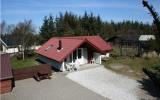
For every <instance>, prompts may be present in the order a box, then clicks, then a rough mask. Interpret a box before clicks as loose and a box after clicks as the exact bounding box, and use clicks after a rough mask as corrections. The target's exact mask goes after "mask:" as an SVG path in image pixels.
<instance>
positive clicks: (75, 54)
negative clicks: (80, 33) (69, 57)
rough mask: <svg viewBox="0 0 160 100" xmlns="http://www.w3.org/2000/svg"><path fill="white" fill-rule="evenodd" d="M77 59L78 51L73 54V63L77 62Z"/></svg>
mask: <svg viewBox="0 0 160 100" xmlns="http://www.w3.org/2000/svg"><path fill="white" fill-rule="evenodd" d="M76 58H77V53H76V51H74V52H73V62H75V60H76Z"/></svg>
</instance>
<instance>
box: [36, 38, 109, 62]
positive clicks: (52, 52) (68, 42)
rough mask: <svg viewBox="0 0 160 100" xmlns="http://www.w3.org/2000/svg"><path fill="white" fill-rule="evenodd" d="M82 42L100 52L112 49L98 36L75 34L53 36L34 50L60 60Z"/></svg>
mask: <svg viewBox="0 0 160 100" xmlns="http://www.w3.org/2000/svg"><path fill="white" fill-rule="evenodd" d="M59 40H61V42H62V48H63V49H62V50H60V52H58V51H57V47H58V44H59ZM83 43H88V44H90V45H91V46H92V47H95V48H96V49H97V50H98V51H100V52H101V53H105V52H106V51H109V50H111V49H112V47H111V46H110V45H109V44H108V43H106V42H105V41H104V40H103V39H102V38H101V37H99V36H77V37H53V38H51V39H49V40H48V41H47V42H46V43H45V44H43V45H42V47H40V48H39V49H38V50H37V51H36V52H37V53H38V54H40V55H43V56H45V57H47V58H50V59H54V60H56V61H58V62H62V61H63V60H64V59H65V58H66V57H67V56H68V55H69V54H70V53H72V52H73V51H74V50H75V49H76V48H78V47H79V46H80V45H82V44H83Z"/></svg>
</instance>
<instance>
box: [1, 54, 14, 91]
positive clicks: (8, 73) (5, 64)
mask: <svg viewBox="0 0 160 100" xmlns="http://www.w3.org/2000/svg"><path fill="white" fill-rule="evenodd" d="M0 55H1V62H0V63H1V66H0V68H1V71H0V93H1V94H2V93H7V92H10V91H11V90H12V88H13V84H14V81H13V74H12V69H11V63H10V56H9V54H6V53H2V52H0Z"/></svg>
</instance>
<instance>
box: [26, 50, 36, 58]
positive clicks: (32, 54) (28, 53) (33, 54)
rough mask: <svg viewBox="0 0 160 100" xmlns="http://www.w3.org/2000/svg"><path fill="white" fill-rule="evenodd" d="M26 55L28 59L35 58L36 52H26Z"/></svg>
mask: <svg viewBox="0 0 160 100" xmlns="http://www.w3.org/2000/svg"><path fill="white" fill-rule="evenodd" d="M25 55H26V56H27V57H33V56H35V52H34V50H26V51H25Z"/></svg>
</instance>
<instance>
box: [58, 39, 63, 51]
mask: <svg viewBox="0 0 160 100" xmlns="http://www.w3.org/2000/svg"><path fill="white" fill-rule="evenodd" d="M61 49H62V41H61V40H59V41H58V47H57V50H61Z"/></svg>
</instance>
